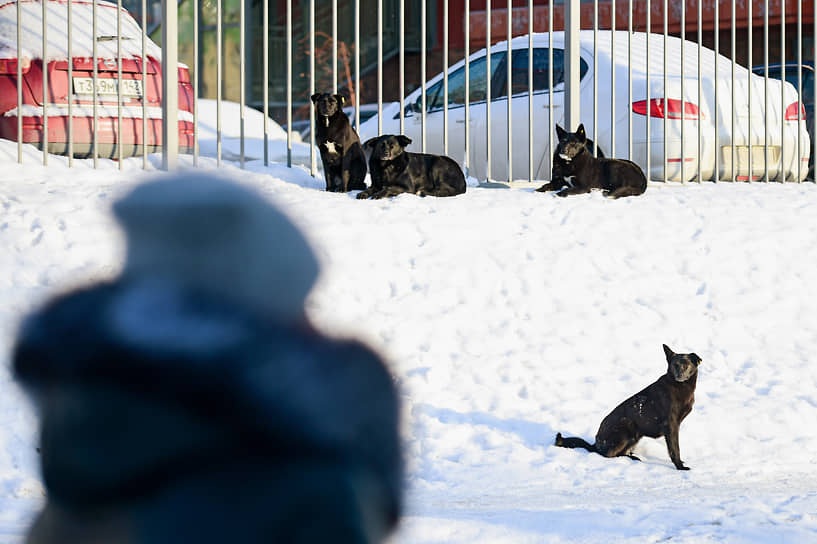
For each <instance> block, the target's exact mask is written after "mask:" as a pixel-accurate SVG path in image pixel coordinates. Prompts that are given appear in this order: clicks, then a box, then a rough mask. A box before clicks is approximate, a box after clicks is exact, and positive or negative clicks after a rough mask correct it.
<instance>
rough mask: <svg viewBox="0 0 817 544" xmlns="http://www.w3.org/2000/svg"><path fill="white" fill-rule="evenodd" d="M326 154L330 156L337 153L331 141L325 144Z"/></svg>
mask: <svg viewBox="0 0 817 544" xmlns="http://www.w3.org/2000/svg"><path fill="white" fill-rule="evenodd" d="M326 152H327V153H329V154H330V155H334V154H336V153H338V148H337V147H335V142H333V141H331V140H330V141H327V142H326Z"/></svg>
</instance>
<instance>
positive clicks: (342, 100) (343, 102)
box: [335, 94, 346, 106]
mask: <svg viewBox="0 0 817 544" xmlns="http://www.w3.org/2000/svg"><path fill="white" fill-rule="evenodd" d="M335 98H337V100H338V102H340V105H341V106H343V105H345V104H346V97H345V96H343V95H342V94H336V95H335Z"/></svg>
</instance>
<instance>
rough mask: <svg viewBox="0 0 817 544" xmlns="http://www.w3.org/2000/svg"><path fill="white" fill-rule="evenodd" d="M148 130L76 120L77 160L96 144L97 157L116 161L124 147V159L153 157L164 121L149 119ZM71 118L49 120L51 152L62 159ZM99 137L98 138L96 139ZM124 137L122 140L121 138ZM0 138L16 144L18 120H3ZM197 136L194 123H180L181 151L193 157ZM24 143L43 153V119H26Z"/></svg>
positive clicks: (131, 121) (110, 120) (130, 123)
mask: <svg viewBox="0 0 817 544" xmlns="http://www.w3.org/2000/svg"><path fill="white" fill-rule="evenodd" d="M145 121H146V122H145V127H144V128H146V130H143V121H142V119H141V118H134V117H125V118H122V125H121V129H120V126H119V119H118V118H117V117H100V118H99V119H97V123H96V125H97V126H96V133H94V122H93V119H92V118H89V117H73V119H72V123H70V125H71V129H72V136H71V139H72V140H73V143H72V147H73V149H72V151H73V155H74V157H78V158H85V157H90V156H91V155H92V154H93V145H94V142H95V143H96V148H97V156H99V157H107V158H117V157H118V156H119V147H120V146H121V147H122V156H123V157H133V156H138V155H141V154H142V153H143V146H144V145H146V146H147V152H148V153H153V152H157V151H161V149H162V120H161V119H146V120H145ZM68 127H69V122H68V117H67V116H53V117H52V116H49V117H48V152H49V153H55V154H59V155H67V154H68V139H69V138H68ZM94 134H96V137H94ZM120 135H121V136H120ZM0 138H4V139H6V140H12V141H17V117H16V116H8V117H0ZM194 140H195V134H194V131H193V123H192V122H190V121H179V151H180V152H182V153H190V152H192V150H193V145H194ZM22 141H23V143H28V144H35V145H37V147H39V148H40V149H42V142H43V118H42V117H34V116H25V117H23V133H22Z"/></svg>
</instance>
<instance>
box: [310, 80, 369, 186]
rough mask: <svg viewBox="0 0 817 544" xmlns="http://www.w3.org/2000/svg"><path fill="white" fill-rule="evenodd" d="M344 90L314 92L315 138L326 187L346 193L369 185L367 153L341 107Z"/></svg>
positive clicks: (343, 99) (343, 100)
mask: <svg viewBox="0 0 817 544" xmlns="http://www.w3.org/2000/svg"><path fill="white" fill-rule="evenodd" d="M345 101H346V99H345V98H344V97H343V95H340V94H330V93H317V94H313V95H312V103H313V104H315V113H316V118H315V141H316V143H317V144H318V149H320V152H321V161H323V173H324V176H326V190H327V191H334V192H338V193H343V192H346V191H354V190H363V189H365V188H366V182H365V181H364V179H365V178H366V156H365V155H364V154H363V148H362V147H361V145H360V138H358V136H357V132H355V129H353V128H352V125H351V124H350V123H349V118H348V117H347V116H346V114H345V113H343V110H342V109H341V108H342V107H343V104H344V102H345Z"/></svg>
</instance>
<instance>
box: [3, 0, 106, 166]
mask: <svg viewBox="0 0 817 544" xmlns="http://www.w3.org/2000/svg"><path fill="white" fill-rule="evenodd" d="M21 6H22V2H17V162H18V163H20V164H22V163H23V36H22V34H23V33H22V28H23V10H22V7H21ZM94 6H95V7H96V4H94ZM29 62H30V60H29ZM94 84H96V82H94Z"/></svg>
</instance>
